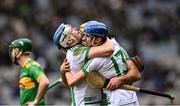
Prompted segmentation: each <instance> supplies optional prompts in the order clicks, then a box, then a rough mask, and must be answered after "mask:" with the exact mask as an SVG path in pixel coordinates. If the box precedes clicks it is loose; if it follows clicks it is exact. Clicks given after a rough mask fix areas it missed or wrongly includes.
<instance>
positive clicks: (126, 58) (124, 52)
mask: <svg viewBox="0 0 180 106" xmlns="http://www.w3.org/2000/svg"><path fill="white" fill-rule="evenodd" d="M121 52H122V57H123V58H124V59H125V60H126V61H128V60H130V57H129V55H128V53H127V52H126V50H125V49H124V48H121Z"/></svg>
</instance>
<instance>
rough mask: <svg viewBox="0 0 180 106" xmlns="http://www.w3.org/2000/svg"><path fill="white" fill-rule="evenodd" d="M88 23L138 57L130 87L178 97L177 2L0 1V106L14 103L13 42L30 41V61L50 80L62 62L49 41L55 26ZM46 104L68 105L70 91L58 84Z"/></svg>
mask: <svg viewBox="0 0 180 106" xmlns="http://www.w3.org/2000/svg"><path fill="white" fill-rule="evenodd" d="M89 20H97V21H100V22H103V23H105V24H106V25H107V26H108V28H109V31H110V33H113V34H114V35H115V37H116V39H117V41H118V42H119V43H120V45H122V46H123V47H124V48H125V49H126V50H127V51H128V53H129V54H130V56H131V57H132V56H134V55H137V54H138V55H139V56H140V57H141V58H142V60H143V62H144V63H145V69H144V71H143V72H142V79H141V80H140V81H138V82H137V83H135V85H137V86H140V87H143V88H147V89H151V90H156V91H160V92H169V93H174V94H175V95H176V97H177V98H180V93H177V92H176V90H177V89H178V88H180V83H178V81H180V79H179V78H178V77H180V71H179V70H180V67H179V65H178V64H179V63H180V61H179V60H180V1H179V0H73V1H72V0H0V42H1V45H0V86H1V87H0V93H1V96H0V104H4V105H5V104H6V105H10V104H18V94H19V92H18V90H19V88H18V71H16V70H18V69H20V68H19V67H17V66H15V65H13V64H12V63H11V60H10V58H9V53H8V45H9V44H10V42H11V41H12V40H14V39H16V38H21V37H27V38H30V39H31V40H32V42H33V53H32V57H33V58H34V59H35V60H37V61H38V62H39V63H40V64H41V66H42V67H43V68H44V70H45V71H46V74H47V76H48V77H49V78H50V81H53V80H55V79H57V78H58V77H59V65H61V63H62V61H63V59H64V54H63V53H61V52H59V51H58V49H57V47H56V46H55V45H54V44H53V42H52V36H53V34H54V32H55V30H56V28H57V27H58V25H59V24H60V23H67V24H72V25H74V26H76V27H78V26H79V25H80V24H82V23H83V22H86V21H89ZM138 97H139V98H140V104H147V105H148V104H158V103H161V102H160V101H161V98H159V100H157V99H156V100H152V99H151V100H150V99H147V100H145V98H146V97H147V98H148V95H146V94H138ZM141 98H144V99H141ZM47 101H48V104H52V105H61V104H68V105H69V104H70V96H69V92H68V90H67V89H66V88H65V87H64V86H63V85H60V86H58V87H55V88H54V89H52V90H50V91H49V92H48V100H47ZM168 103H169V102H168V101H167V100H166V101H162V104H168ZM174 104H180V102H179V101H175V103H174Z"/></svg>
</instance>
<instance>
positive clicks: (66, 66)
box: [60, 59, 70, 88]
mask: <svg viewBox="0 0 180 106" xmlns="http://www.w3.org/2000/svg"><path fill="white" fill-rule="evenodd" d="M60 70H62V71H60V74H61V78H62V81H63V82H64V84H65V86H66V87H67V88H69V84H68V82H67V79H66V75H65V73H66V72H69V71H70V64H69V62H68V61H67V59H64V62H63V63H62V65H61V67H60Z"/></svg>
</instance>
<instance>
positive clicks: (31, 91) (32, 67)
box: [19, 60, 45, 105]
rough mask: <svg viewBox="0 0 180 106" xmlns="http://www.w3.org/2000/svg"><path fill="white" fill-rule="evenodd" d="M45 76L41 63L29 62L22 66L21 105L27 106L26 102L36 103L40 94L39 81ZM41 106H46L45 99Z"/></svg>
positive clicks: (20, 82)
mask: <svg viewBox="0 0 180 106" xmlns="http://www.w3.org/2000/svg"><path fill="white" fill-rule="evenodd" d="M41 75H44V71H43V70H42V69H41V67H40V65H39V63H37V62H35V61H33V60H29V61H28V62H27V63H25V64H24V65H23V66H22V69H21V74H20V78H19V87H20V104H21V105H25V103H26V102H30V101H34V99H35V97H36V94H37V92H38V86H39V84H38V82H37V81H38V80H39V79H40V78H41ZM38 104H39V105H45V99H44V97H43V98H42V99H41V100H40V101H39V103H38Z"/></svg>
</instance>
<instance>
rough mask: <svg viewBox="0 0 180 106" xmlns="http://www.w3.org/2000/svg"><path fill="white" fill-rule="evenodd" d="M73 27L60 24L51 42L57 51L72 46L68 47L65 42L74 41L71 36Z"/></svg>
mask: <svg viewBox="0 0 180 106" xmlns="http://www.w3.org/2000/svg"><path fill="white" fill-rule="evenodd" d="M72 30H73V27H72V26H71V25H67V24H66V25H65V24H61V25H60V26H59V27H58V29H57V30H56V32H55V33H54V36H53V42H54V43H55V44H56V46H57V47H58V48H59V49H68V48H71V47H72V46H69V45H68V44H67V42H68V41H69V40H70V39H75V37H74V36H73V34H72Z"/></svg>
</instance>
